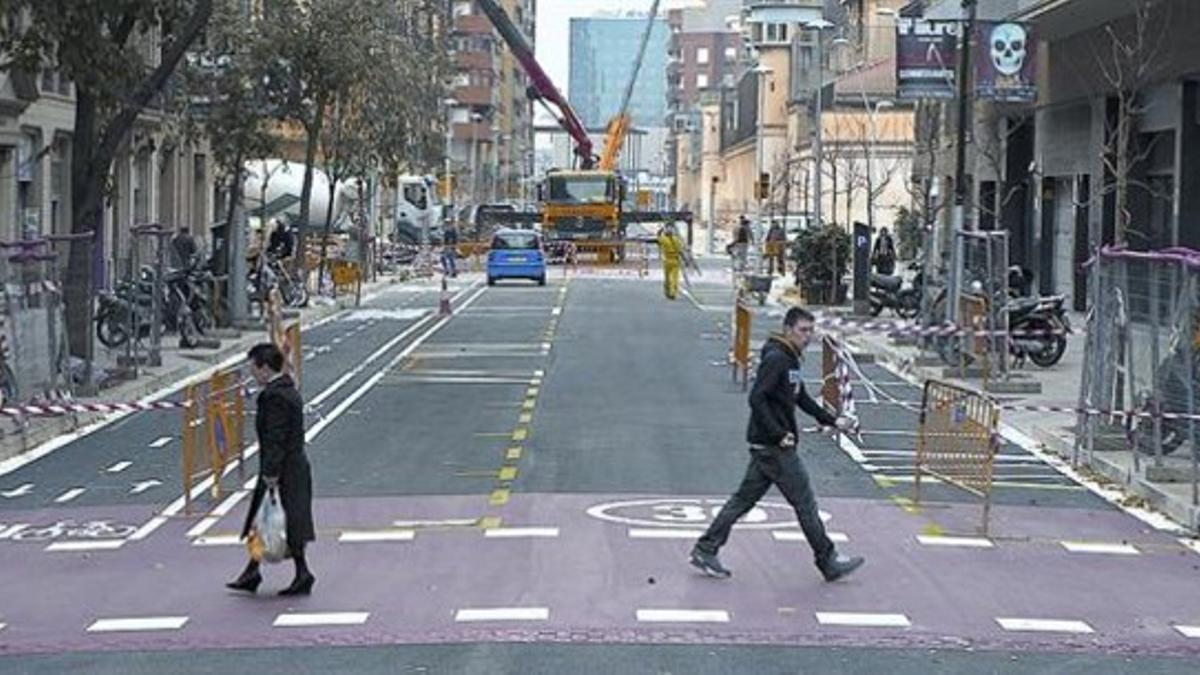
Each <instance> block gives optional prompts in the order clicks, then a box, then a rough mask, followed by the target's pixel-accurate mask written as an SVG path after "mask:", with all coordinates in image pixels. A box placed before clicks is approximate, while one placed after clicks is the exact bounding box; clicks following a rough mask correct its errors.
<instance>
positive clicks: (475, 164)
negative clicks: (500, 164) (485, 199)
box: [471, 113, 483, 205]
mask: <svg viewBox="0 0 1200 675" xmlns="http://www.w3.org/2000/svg"><path fill="white" fill-rule="evenodd" d="M482 121H483V115H481V114H479V113H471V204H472V205H475V204H478V203H479V123H480V122H482Z"/></svg>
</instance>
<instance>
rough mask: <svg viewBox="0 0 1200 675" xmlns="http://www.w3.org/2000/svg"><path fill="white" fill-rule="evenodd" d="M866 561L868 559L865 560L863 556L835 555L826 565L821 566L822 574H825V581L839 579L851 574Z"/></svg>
mask: <svg viewBox="0 0 1200 675" xmlns="http://www.w3.org/2000/svg"><path fill="white" fill-rule="evenodd" d="M864 562H866V560H863V558H862V556H857V555H856V556H853V557H843V556H834V557H833V558H830V559H829V561H828V562H826V563H825V564H824V565H821V566H820V568H821V574H822V575H824V576H825V581H837V580H838V579H841V578H842V577H844V576H846V575H847V574H850V573H851V572H853V571H854V570H856V569H858V568H860V567H862V564H863V563H864Z"/></svg>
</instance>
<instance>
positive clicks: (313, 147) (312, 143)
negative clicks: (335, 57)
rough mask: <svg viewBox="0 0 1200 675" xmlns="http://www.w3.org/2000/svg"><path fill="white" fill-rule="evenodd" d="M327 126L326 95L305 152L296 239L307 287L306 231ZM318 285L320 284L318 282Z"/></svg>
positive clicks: (319, 104)
mask: <svg viewBox="0 0 1200 675" xmlns="http://www.w3.org/2000/svg"><path fill="white" fill-rule="evenodd" d="M324 126H325V95H324V94H320V95H318V96H317V110H316V115H315V116H314V117H313V123H312V126H311V127H309V128H308V129H307V130H306V131H307V132H308V145H307V147H306V148H305V150H304V186H303V187H301V188H300V227H299V233H298V235H297V237H296V271H297V273H298V274H299V275H300V280H301V281H302V282H303V283H304V284H305V285H306V286H307V285H308V274H307V272H306V270H305V267H306V266H307V265H306V263H307V262H308V248H307V244H306V242H305V239H306V238H307V237H306V236H305V235H306V232H305V230H306V229H307V228H308V220H309V216H310V213H309V210H310V206H309V201H310V200H311V199H312V188H313V185H312V184H313V167H314V166H315V165H316V162H317V144H318V143H319V142H320V140H321V129H322V128H323V127H324ZM318 283H320V282H319V281H318Z"/></svg>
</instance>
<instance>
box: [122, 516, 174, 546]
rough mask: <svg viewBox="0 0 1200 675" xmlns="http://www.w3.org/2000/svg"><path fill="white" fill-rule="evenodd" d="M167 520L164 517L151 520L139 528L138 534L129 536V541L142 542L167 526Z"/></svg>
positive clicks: (155, 517)
mask: <svg viewBox="0 0 1200 675" xmlns="http://www.w3.org/2000/svg"><path fill="white" fill-rule="evenodd" d="M167 520H168V519H167V518H165V517H163V516H154V517H153V518H151V519H150V520H148V521H146V524H145V525H142V526H141V527H139V528H138V529H137V532H134V533H133V534H131V535H129V541H141V540H143V539H145V538H146V537H149V536H150V533H152V532H154V531H155V530H157V529H158V528H160V527H162V526H163V525H166V524H167Z"/></svg>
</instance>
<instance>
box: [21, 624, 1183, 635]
mask: <svg viewBox="0 0 1200 675" xmlns="http://www.w3.org/2000/svg"><path fill="white" fill-rule="evenodd" d="M0 625H3V624H0ZM1175 630H1177V631H1179V634H1180V635H1182V636H1183V637H1186V638H1200V626H1181V625H1179V624H1175Z"/></svg>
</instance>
